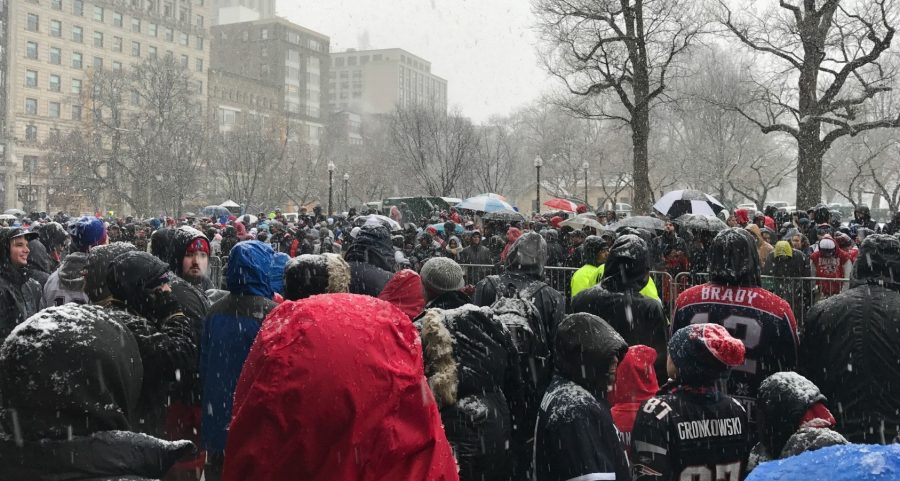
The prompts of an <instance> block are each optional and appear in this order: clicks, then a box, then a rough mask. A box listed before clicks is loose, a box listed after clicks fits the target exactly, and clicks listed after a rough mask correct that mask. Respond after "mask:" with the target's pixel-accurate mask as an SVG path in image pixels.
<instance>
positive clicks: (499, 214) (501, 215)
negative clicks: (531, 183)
mask: <svg viewBox="0 0 900 481" xmlns="http://www.w3.org/2000/svg"><path fill="white" fill-rule="evenodd" d="M481 218H482V219H484V220H499V221H503V222H525V216H524V215H522V214H520V213H518V212H516V211H514V210H509V209H500V210H495V211H494V212H488V213H486V214H484V215H483V216H481Z"/></svg>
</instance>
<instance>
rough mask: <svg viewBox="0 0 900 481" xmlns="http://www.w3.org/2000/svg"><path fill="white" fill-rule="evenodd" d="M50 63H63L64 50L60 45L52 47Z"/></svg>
mask: <svg viewBox="0 0 900 481" xmlns="http://www.w3.org/2000/svg"><path fill="white" fill-rule="evenodd" d="M50 63H51V64H53V65H60V64H61V63H62V50H60V49H59V47H50Z"/></svg>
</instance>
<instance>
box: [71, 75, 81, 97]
mask: <svg viewBox="0 0 900 481" xmlns="http://www.w3.org/2000/svg"><path fill="white" fill-rule="evenodd" d="M72 93H73V94H75V95H80V94H81V79H77V78H73V79H72Z"/></svg>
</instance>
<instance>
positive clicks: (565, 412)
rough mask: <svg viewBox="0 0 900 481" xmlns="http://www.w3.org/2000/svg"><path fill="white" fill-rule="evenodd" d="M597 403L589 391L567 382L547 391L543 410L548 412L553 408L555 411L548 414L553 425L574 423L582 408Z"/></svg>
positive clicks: (542, 406)
mask: <svg viewBox="0 0 900 481" xmlns="http://www.w3.org/2000/svg"><path fill="white" fill-rule="evenodd" d="M596 402H597V400H596V399H595V398H594V396H593V395H592V394H591V393H589V392H588V391H587V389H585V388H583V387H581V386H579V385H578V384H576V383H574V382H571V381H566V382H563V383H561V384H559V385H557V386H556V387H554V388H553V389H550V390H548V391H547V393H546V394H545V395H544V399H543V400H541V409H542V410H547V409H549V408H550V407H551V405H552V406H553V408H554V409H553V410H552V411H550V412H549V413H548V414H549V416H550V417H549V421H550V422H551V423H557V422H572V421H575V416H576V415H578V413H579V411H580V410H581V409H582V408H584V407H586V406H590V405H591V404H594V403H596Z"/></svg>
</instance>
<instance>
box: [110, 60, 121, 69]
mask: <svg viewBox="0 0 900 481" xmlns="http://www.w3.org/2000/svg"><path fill="white" fill-rule="evenodd" d="M112 68H113V70H115V71H117V72H118V71H120V70H122V62H119V61H116V60H113V63H112Z"/></svg>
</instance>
